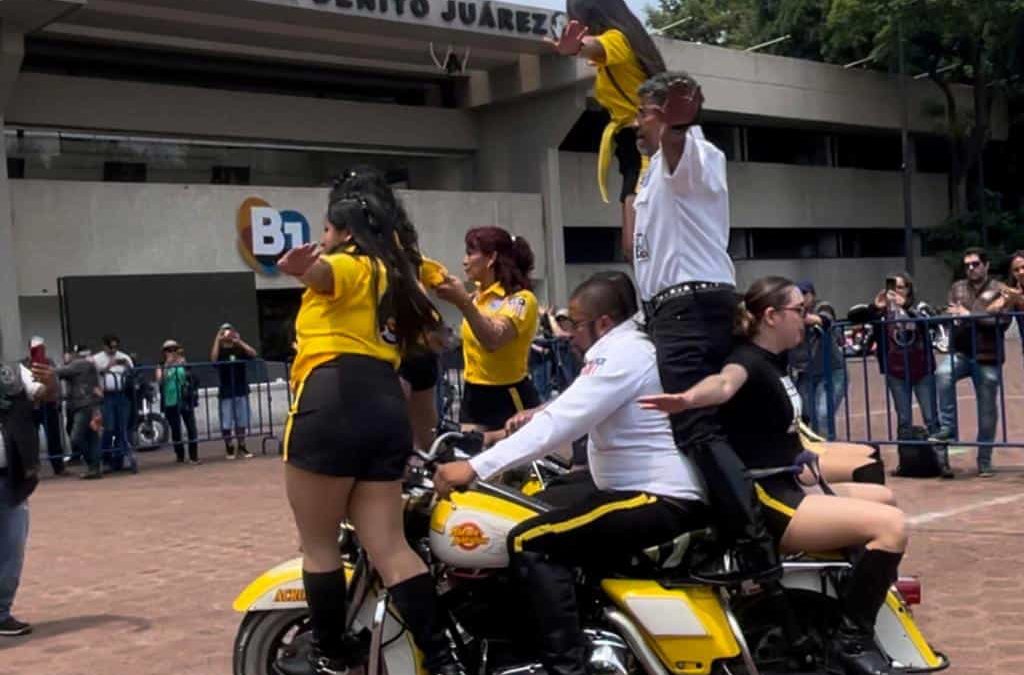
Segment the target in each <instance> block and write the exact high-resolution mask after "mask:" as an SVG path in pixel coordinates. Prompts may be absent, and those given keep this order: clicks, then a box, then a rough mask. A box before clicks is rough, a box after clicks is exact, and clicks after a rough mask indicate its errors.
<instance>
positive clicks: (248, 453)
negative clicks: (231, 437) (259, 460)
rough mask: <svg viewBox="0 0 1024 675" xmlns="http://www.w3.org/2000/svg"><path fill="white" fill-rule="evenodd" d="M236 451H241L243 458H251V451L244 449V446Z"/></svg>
mask: <svg viewBox="0 0 1024 675" xmlns="http://www.w3.org/2000/svg"><path fill="white" fill-rule="evenodd" d="M238 452H240V453H241V455H242V457H243V458H245V459H252V453H251V452H249V451H248V450H246V449H245V448H242V449H241V450H239V451H238Z"/></svg>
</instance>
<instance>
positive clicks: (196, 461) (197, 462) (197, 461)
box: [188, 459, 203, 466]
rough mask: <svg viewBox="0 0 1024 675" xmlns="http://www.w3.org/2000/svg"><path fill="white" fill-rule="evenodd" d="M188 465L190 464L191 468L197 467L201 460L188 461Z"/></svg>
mask: <svg viewBox="0 0 1024 675" xmlns="http://www.w3.org/2000/svg"><path fill="white" fill-rule="evenodd" d="M188 463H189V464H191V465H192V466H199V465H200V464H202V463H203V460H201V459H190V460H188Z"/></svg>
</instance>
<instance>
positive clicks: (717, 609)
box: [601, 579, 740, 675]
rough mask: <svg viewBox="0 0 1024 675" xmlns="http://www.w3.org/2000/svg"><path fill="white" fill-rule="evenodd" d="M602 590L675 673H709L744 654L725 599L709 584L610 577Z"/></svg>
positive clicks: (602, 585)
mask: <svg viewBox="0 0 1024 675" xmlns="http://www.w3.org/2000/svg"><path fill="white" fill-rule="evenodd" d="M601 588H602V589H603V590H604V592H605V593H606V594H607V595H608V597H609V598H611V600H612V602H614V603H615V605H616V606H618V607H619V608H620V609H622V610H624V611H625V612H627V613H628V614H629V615H630V617H632V618H633V620H634V621H636V622H637V624H638V625H639V626H640V628H641V629H642V631H643V634H644V639H645V640H646V642H647V644H648V645H649V646H650V647H651V648H652V649H654V651H655V653H657V655H658V658H659V659H660V660H661V662H662V663H663V664H664V665H665V667H666V670H667V671H668V672H669V673H670V674H671V675H705V674H707V673H710V672H711V669H712V667H713V666H714V663H715V662H716V661H718V660H721V659H730V658H733V657H735V656H738V655H739V653H740V647H739V644H738V643H737V642H736V637H735V636H734V635H733V633H732V630H731V629H730V627H729V621H728V619H727V618H726V615H725V611H724V610H723V609H722V604H721V600H720V599H719V597H718V595H717V594H716V593H715V592H714V591H713V590H712V589H710V588H707V587H702V586H693V587H686V588H671V589H669V588H665V587H664V586H661V585H660V584H658V583H657V582H654V581H647V580H635V579H606V580H604V581H602V582H601Z"/></svg>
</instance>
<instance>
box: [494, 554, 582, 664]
mask: <svg viewBox="0 0 1024 675" xmlns="http://www.w3.org/2000/svg"><path fill="white" fill-rule="evenodd" d="M511 562H512V573H513V574H514V575H515V578H516V580H517V581H518V583H519V587H520V589H522V591H523V596H524V598H525V599H526V601H527V602H528V607H529V608H530V610H531V613H532V615H533V620H534V622H535V629H534V631H533V632H534V637H535V639H536V640H537V647H538V650H539V652H540V660H541V663H543V664H544V669H545V670H546V671H547V673H548V675H586V672H587V668H586V656H587V650H586V639H585V637H584V635H583V629H582V628H580V617H579V608H578V607H577V605H576V586H575V582H574V579H573V575H572V572H571V571H570V570H569V569H567V568H565V567H563V566H561V565H557V564H554V563H551V562H548V560H547V558H546V556H545V555H544V554H541V553H530V552H521V553H515V554H514V555H513V556H512V561H511Z"/></svg>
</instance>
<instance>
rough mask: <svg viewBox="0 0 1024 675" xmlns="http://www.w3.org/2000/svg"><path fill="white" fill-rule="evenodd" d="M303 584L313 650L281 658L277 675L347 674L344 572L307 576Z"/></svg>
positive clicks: (297, 652) (277, 662)
mask: <svg viewBox="0 0 1024 675" xmlns="http://www.w3.org/2000/svg"><path fill="white" fill-rule="evenodd" d="M302 584H303V586H304V587H305V589H306V602H307V603H308V604H309V622H310V624H311V625H312V629H313V631H312V632H313V646H312V649H311V650H309V651H303V650H298V651H296V652H295V653H294V654H289V655H285V656H282V657H281V658H279V659H278V660H277V661H276V662H275V663H274V667H275V669H276V670H277V672H278V673H280V675H337V674H340V673H344V672H347V670H348V666H349V663H348V661H347V659H346V658H345V648H344V644H345V642H344V639H343V636H344V634H345V612H346V602H345V570H344V569H338V570H335V571H333V572H307V571H306V570H302Z"/></svg>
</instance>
